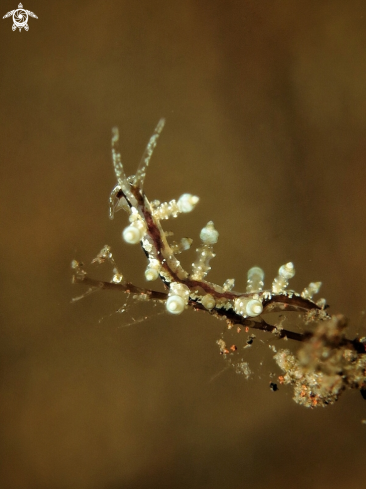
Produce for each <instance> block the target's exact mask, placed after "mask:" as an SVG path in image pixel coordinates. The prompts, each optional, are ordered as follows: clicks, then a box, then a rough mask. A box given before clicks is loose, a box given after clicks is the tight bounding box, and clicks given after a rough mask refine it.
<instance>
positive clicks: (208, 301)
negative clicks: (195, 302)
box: [201, 294, 216, 310]
mask: <svg viewBox="0 0 366 489" xmlns="http://www.w3.org/2000/svg"><path fill="white" fill-rule="evenodd" d="M201 303H202V305H203V307H204V308H205V309H208V310H211V309H213V308H214V307H215V306H216V301H215V299H214V298H213V296H212V295H211V294H206V295H204V296H203V297H202V299H201Z"/></svg>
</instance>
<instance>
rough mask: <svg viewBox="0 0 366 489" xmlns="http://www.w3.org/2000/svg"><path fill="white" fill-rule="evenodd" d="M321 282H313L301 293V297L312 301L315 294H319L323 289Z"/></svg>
mask: <svg viewBox="0 0 366 489" xmlns="http://www.w3.org/2000/svg"><path fill="white" fill-rule="evenodd" d="M321 285H322V283H321V282H311V283H310V284H309V285H308V286H307V287H305V289H304V290H303V291H302V292H301V297H303V298H304V299H312V298H313V295H314V294H317V293H318V292H319V289H320V287H321Z"/></svg>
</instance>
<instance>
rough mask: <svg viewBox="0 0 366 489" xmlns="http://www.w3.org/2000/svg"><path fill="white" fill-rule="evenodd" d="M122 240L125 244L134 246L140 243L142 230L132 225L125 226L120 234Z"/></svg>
mask: <svg viewBox="0 0 366 489" xmlns="http://www.w3.org/2000/svg"><path fill="white" fill-rule="evenodd" d="M122 236H123V239H124V240H125V241H126V243H129V244H136V243H138V242H139V241H141V239H142V237H143V231H142V229H140V228H138V227H137V226H135V225H134V224H131V225H130V226H127V227H126V228H125V229H124V230H123V232H122Z"/></svg>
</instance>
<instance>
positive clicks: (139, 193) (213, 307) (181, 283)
mask: <svg viewBox="0 0 366 489" xmlns="http://www.w3.org/2000/svg"><path fill="white" fill-rule="evenodd" d="M164 123H165V121H164V119H161V120H160V121H159V123H158V125H157V126H156V129H155V131H154V133H153V135H152V137H151V138H150V140H149V143H148V145H147V147H146V150H145V152H144V154H143V157H142V159H141V162H140V165H139V167H138V169H137V171H136V174H135V175H132V176H129V177H127V176H126V174H125V171H124V168H123V165H122V161H121V156H120V153H119V149H118V141H119V134H118V129H116V128H114V129H113V134H112V160H113V165H114V171H115V174H116V177H117V185H116V186H115V187H114V188H113V190H112V192H111V195H110V198H109V215H110V218H111V219H113V216H114V213H115V212H116V211H118V210H120V209H123V210H125V211H126V212H127V213H128V214H129V224H128V226H126V227H125V229H124V230H123V232H122V236H123V239H124V240H125V242H126V243H129V244H137V243H140V244H141V246H142V248H143V250H144V252H145V254H146V257H147V267H146V271H145V278H146V280H147V281H149V282H150V281H154V280H157V279H158V278H160V279H161V280H162V281H163V283H164V284H165V286H166V287H167V289H168V295H167V299H166V301H165V305H166V310H167V311H168V312H169V313H171V314H181V313H182V312H183V311H184V310H185V309H186V308H187V306H188V305H194V306H197V305H199V307H200V308H202V309H205V310H207V311H210V312H216V313H218V314H221V315H223V316H224V315H231V317H236V318H238V319H240V318H255V317H258V316H260V315H262V314H263V313H266V312H272V311H278V310H298V311H311V310H317V311H324V309H325V307H326V303H325V300H324V299H320V300H319V301H317V302H314V301H313V296H314V295H315V294H316V293H318V291H319V288H320V286H321V282H313V283H310V284H309V285H308V286H307V287H306V288H305V289H304V290H303V291H302V292H301V293H297V292H295V291H293V290H289V289H288V285H289V280H290V279H291V278H293V277H294V275H295V267H294V265H293V263H292V262H288V263H286V264H285V265H282V266H281V267H280V268H279V270H278V275H277V277H276V278H275V279H274V280H273V283H272V287H271V288H270V289H265V287H264V272H263V270H262V269H261V268H260V267H258V266H255V267H252V268H251V269H250V270H249V271H248V274H247V287H246V292H244V293H241V292H237V291H235V290H233V287H234V283H235V281H234V279H228V280H226V281H225V283H224V284H223V285H222V286H220V285H217V284H214V283H212V282H209V281H207V280H206V276H207V274H208V273H209V271H210V269H211V267H210V261H211V260H212V258H214V257H215V253H214V251H213V248H214V245H215V244H216V243H217V241H218V237H219V233H218V231H217V230H216V229H215V226H214V223H213V222H212V221H209V222H208V223H207V224H206V226H205V227H203V229H202V230H201V233H200V240H201V243H200V245H199V246H198V247H197V250H196V252H197V256H196V260H195V261H194V262H193V264H192V271H191V272H190V273H189V272H187V271H186V270H184V268H183V267H182V265H181V264H180V262H179V260H178V259H177V257H176V255H178V254H179V253H181V252H183V251H186V250H188V249H189V248H190V246H191V244H192V239H190V238H182V239H181V241H180V242H178V243H177V242H174V243H170V242H169V240H168V238H169V236H170V235H171V233H168V232H164V230H163V228H162V224H161V221H162V220H166V219H170V218H175V217H177V216H179V214H181V213H189V212H191V211H193V210H194V208H195V207H196V205H197V203H198V201H199V198H198V197H197V196H195V195H191V194H189V193H184V194H183V195H181V196H180V197H179V199H178V200H171V201H170V202H163V203H160V202H159V201H158V200H154V201H152V202H149V200H148V199H147V197H146V195H145V192H144V189H143V186H144V179H145V176H146V170H147V167H148V165H149V162H150V158H151V155H152V153H153V150H154V148H155V146H156V143H157V140H158V138H159V135H160V133H161V131H162V129H163V127H164Z"/></svg>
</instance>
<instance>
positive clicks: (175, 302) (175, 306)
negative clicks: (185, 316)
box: [166, 295, 186, 314]
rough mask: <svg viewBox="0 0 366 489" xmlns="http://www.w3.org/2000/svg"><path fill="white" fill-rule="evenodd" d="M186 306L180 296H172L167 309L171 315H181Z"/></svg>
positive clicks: (167, 302)
mask: <svg viewBox="0 0 366 489" xmlns="http://www.w3.org/2000/svg"><path fill="white" fill-rule="evenodd" d="M185 306H186V304H185V301H184V299H183V297H181V296H180V295H171V296H170V297H168V299H167V301H166V309H167V311H168V312H170V313H171V314H181V313H182V312H183V311H184V308H185Z"/></svg>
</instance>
